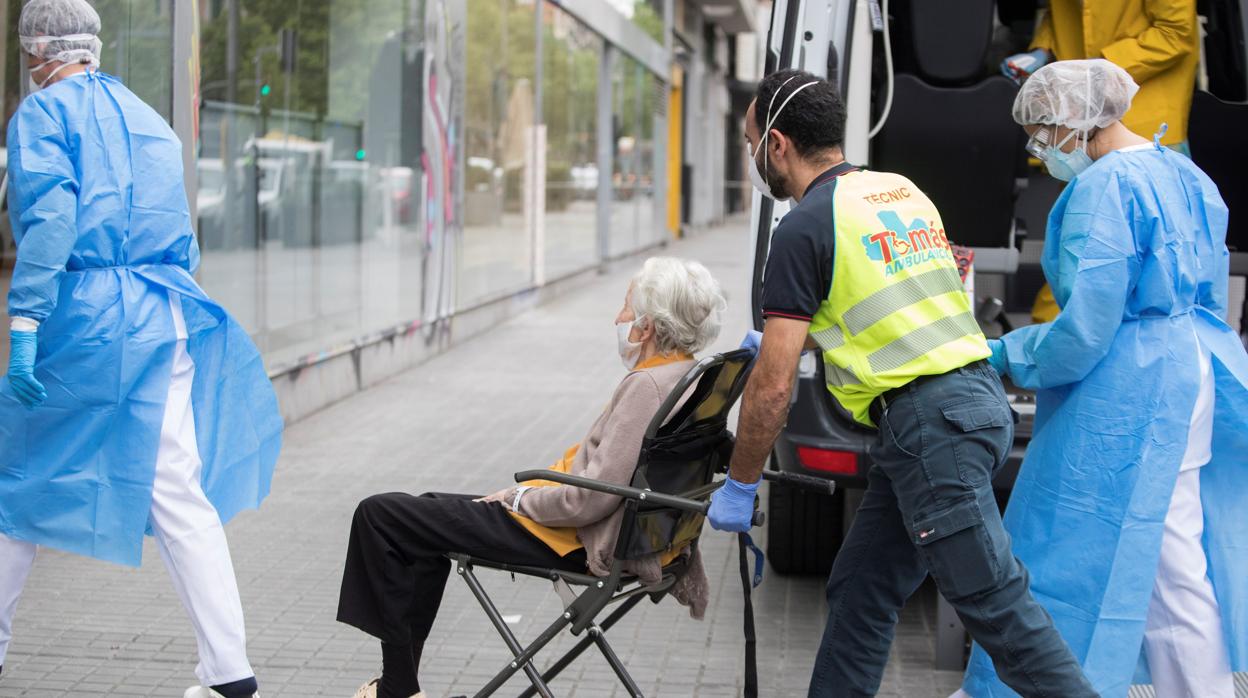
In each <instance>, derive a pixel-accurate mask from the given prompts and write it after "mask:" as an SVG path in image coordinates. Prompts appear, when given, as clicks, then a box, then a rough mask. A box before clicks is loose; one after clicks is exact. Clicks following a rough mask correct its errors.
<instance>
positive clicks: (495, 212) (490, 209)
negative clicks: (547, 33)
mask: <svg viewBox="0 0 1248 698" xmlns="http://www.w3.org/2000/svg"><path fill="white" fill-rule="evenodd" d="M467 4H468V24H467V27H466V29H467V33H466V36H465V40H466V42H465V43H466V45H465V67H466V79H467V84H466V90H465V91H466V102H467V104H466V107H465V110H464V147H465V155H466V159H465V163H464V225H463V228H464V233H463V242H462V245H461V247H460V264H459V279H458V286H459V296H458V301H457V304H458V306H459V307H460V308H466V307H471V306H473V305H476V304H478V303H481V302H483V301H486V300H489V299H491V298H496V297H499V296H502V295H505V294H507V293H510V292H514V291H517V290H520V289H522V288H525V287H527V286H529V285H530V284H532V282H533V264H532V262H533V239H534V235H533V222H534V220H535V215H534V212H533V211H532V202H533V201H534V200H535V197H534V196H532V193H531V191H530V189H531V188H532V186H533V183H535V182H536V181H538V179H537V177H535V176H534V172H533V167H534V166H535V165H536V162H537V158H536V149H537V147H538V144H537V141H536V138H537V136H536V125H537V114H536V109H537V108H538V105H537V103H536V100H537V95H536V94H535V93H534V84H533V79H534V72H535V69H536V66H537V41H536V35H535V21H536V19H537V17H536V15H535V14H534V13H535V12H536V10H535V6H534V3H533V2H532V1H531V0H530V1H528V2H526V1H524V0H468V3H467Z"/></svg>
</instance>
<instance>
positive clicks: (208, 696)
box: [182, 686, 260, 698]
mask: <svg viewBox="0 0 1248 698" xmlns="http://www.w3.org/2000/svg"><path fill="white" fill-rule="evenodd" d="M182 698H225V696H223V695H221V694H220V693H217V692H216V691H214V690H212V689H211V688H208V687H207V686H191V687H190V688H188V689H186V693H183V694H182ZM251 698H260V694H259V693H255V694H253V695H252V696H251Z"/></svg>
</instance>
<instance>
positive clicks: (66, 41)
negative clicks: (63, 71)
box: [17, 0, 102, 65]
mask: <svg viewBox="0 0 1248 698" xmlns="http://www.w3.org/2000/svg"><path fill="white" fill-rule="evenodd" d="M99 33H100V15H99V14H97V13H96V11H95V8H93V7H91V6H90V5H88V4H87V1H86V0H30V2H28V3H26V6H25V7H23V8H22V16H21V19H19V20H18V22H17V34H18V39H19V41H21V44H22V50H23V51H25V52H26V53H29V54H30V55H32V56H35V57H36V58H42V59H43V60H45V61H60V62H61V63H90V64H92V65H99V63H100V48H101V46H102V45H101V43H100V37H99Z"/></svg>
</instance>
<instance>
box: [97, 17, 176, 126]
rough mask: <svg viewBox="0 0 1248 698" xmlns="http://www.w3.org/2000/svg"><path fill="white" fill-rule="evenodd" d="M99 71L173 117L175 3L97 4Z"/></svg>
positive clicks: (166, 117) (168, 116)
mask: <svg viewBox="0 0 1248 698" xmlns="http://www.w3.org/2000/svg"><path fill="white" fill-rule="evenodd" d="M91 4H92V5H94V6H95V11H96V12H98V13H99V15H100V27H101V30H100V42H101V43H102V44H103V48H102V50H101V51H100V54H101V55H100V69H101V70H103V71H104V72H106V73H112V74H113V75H116V76H117V77H119V78H121V79H122V81H124V82H125V83H126V86H127V87H129V88H130V90H131V91H133V92H134V93H135V94H136V95H138V96H139V97H140V98H141V99H142V100H143V101H144V102H147V103H148V104H149V105H151V107H152V108H153V109H155V110H156V111H158V112H160V115H161V116H163V117H165V119H166V120H168V119H169V118H170V116H171V115H172V113H173V0H156V1H155V2H135V0H96V1H95V2H93V3H91Z"/></svg>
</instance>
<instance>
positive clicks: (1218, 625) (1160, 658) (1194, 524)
mask: <svg viewBox="0 0 1248 698" xmlns="http://www.w3.org/2000/svg"><path fill="white" fill-rule="evenodd" d="M1200 358H1201V388H1200V394H1199V397H1198V398H1197V400H1196V409H1195V410H1194V411H1193V414H1192V422H1191V427H1190V429H1189V430H1188V439H1187V453H1186V454H1184V457H1183V464H1182V466H1181V468H1180V471H1179V478H1178V481H1177V482H1176V483H1175V486H1174V494H1173V495H1171V497H1170V510H1169V511H1168V512H1167V514H1166V523H1165V531H1164V533H1163V534H1162V537H1161V558H1160V560H1159V562H1158V564H1157V581H1156V583H1155V585H1154V587H1153V596H1152V599H1150V600H1149V604H1148V619H1147V621H1145V625H1144V652H1145V654H1146V655H1147V657H1148V668H1149V672H1150V673H1151V674H1152V676H1153V688H1154V689H1155V690H1156V693H1157V698H1234V696H1235V684H1234V678H1233V676H1232V675H1231V666H1230V653H1229V650H1228V649H1227V646H1226V635H1225V634H1224V629H1223V626H1222V614H1221V612H1220V611H1219V609H1218V600H1217V597H1216V596H1214V593H1213V584H1212V583H1210V581H1209V575H1208V571H1209V569H1208V568H1209V565H1208V560H1207V558H1206V557H1205V549H1204V546H1203V545H1201V538H1202V537H1203V535H1204V531H1205V517H1204V508H1203V507H1202V506H1201V503H1200V468H1201V467H1203V466H1204V465H1205V464H1207V463H1208V462H1209V460H1210V449H1211V445H1212V439H1213V402H1214V400H1213V392H1214V387H1213V371H1212V366H1211V365H1210V359H1209V356H1208V355H1202V356H1201V357H1200Z"/></svg>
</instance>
